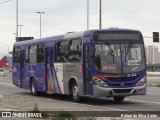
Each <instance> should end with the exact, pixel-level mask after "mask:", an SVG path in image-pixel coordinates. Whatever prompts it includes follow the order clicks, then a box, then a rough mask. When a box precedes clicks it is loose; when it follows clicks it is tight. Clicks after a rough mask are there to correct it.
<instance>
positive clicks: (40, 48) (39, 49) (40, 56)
mask: <svg viewBox="0 0 160 120" xmlns="http://www.w3.org/2000/svg"><path fill="white" fill-rule="evenodd" d="M42 62H44V45H43V44H39V45H37V63H42Z"/></svg>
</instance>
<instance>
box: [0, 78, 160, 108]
mask: <svg viewBox="0 0 160 120" xmlns="http://www.w3.org/2000/svg"><path fill="white" fill-rule="evenodd" d="M148 79H154V77H151V78H150V77H148ZM156 79H157V78H156ZM35 103H37V104H38V107H39V109H40V110H44V111H45V110H47V111H48V110H53V111H59V110H61V111H65V110H68V111H160V88H158V87H148V90H147V95H145V96H131V97H127V98H126V99H125V101H124V102H121V103H116V102H115V101H113V99H112V98H108V99H106V98H99V99H92V98H86V99H85V100H84V102H83V103H74V102H73V101H72V100H71V99H70V97H69V96H61V95H55V96H52V95H41V96H37V97H35V96H32V95H31V94H30V91H28V90H24V89H20V88H17V87H15V86H14V85H12V81H11V78H0V111H3V110H5V111H7V110H23V111H25V110H26V111H27V110H32V108H33V106H34V104H35Z"/></svg>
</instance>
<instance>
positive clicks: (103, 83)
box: [93, 77, 108, 87]
mask: <svg viewBox="0 0 160 120" xmlns="http://www.w3.org/2000/svg"><path fill="white" fill-rule="evenodd" d="M93 80H95V81H96V83H97V85H99V86H100V87H108V85H107V84H106V83H105V82H104V81H103V80H101V79H99V78H97V77H94V78H93Z"/></svg>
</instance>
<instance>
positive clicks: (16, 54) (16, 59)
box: [13, 48, 20, 63]
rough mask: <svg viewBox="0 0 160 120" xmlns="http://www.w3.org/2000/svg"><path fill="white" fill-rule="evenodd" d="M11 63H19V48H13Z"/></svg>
mask: <svg viewBox="0 0 160 120" xmlns="http://www.w3.org/2000/svg"><path fill="white" fill-rule="evenodd" d="M13 63H20V48H14V50H13Z"/></svg>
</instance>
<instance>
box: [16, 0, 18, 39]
mask: <svg viewBox="0 0 160 120" xmlns="http://www.w3.org/2000/svg"><path fill="white" fill-rule="evenodd" d="M16 33H17V34H16V35H17V38H18V0H17V1H16Z"/></svg>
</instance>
